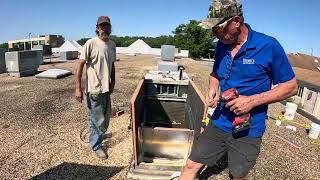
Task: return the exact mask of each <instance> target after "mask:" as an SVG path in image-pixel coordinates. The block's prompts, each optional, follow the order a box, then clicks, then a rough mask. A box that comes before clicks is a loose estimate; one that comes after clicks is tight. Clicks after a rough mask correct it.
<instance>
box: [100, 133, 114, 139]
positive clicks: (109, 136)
mask: <svg viewBox="0 0 320 180" xmlns="http://www.w3.org/2000/svg"><path fill="white" fill-rule="evenodd" d="M111 137H112V132H109V133H106V134H103V135H102V139H103V140H105V139H110V138H111Z"/></svg>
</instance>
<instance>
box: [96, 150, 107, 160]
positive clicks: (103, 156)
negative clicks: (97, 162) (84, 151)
mask: <svg viewBox="0 0 320 180" xmlns="http://www.w3.org/2000/svg"><path fill="white" fill-rule="evenodd" d="M94 153H95V154H96V156H97V157H98V158H100V159H107V158H108V155H107V154H106V153H105V152H104V151H103V150H102V149H101V148H100V149H98V150H96V151H94Z"/></svg>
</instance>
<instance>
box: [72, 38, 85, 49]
mask: <svg viewBox="0 0 320 180" xmlns="http://www.w3.org/2000/svg"><path fill="white" fill-rule="evenodd" d="M71 43H72V44H73V45H75V46H76V47H78V48H80V50H81V49H82V46H81V45H80V44H79V43H78V42H77V41H75V40H73V41H72V42H71Z"/></svg>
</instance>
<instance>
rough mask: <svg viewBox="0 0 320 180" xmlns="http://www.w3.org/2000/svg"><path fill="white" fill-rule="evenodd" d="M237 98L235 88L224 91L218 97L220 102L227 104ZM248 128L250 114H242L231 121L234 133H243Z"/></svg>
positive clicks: (237, 94)
mask: <svg viewBox="0 0 320 180" xmlns="http://www.w3.org/2000/svg"><path fill="white" fill-rule="evenodd" d="M238 97H239V93H238V91H237V90H236V89H235V88H231V89H228V90H226V91H224V92H223V93H222V95H221V97H220V100H221V101H223V102H225V103H228V102H230V101H232V100H234V99H236V98H238ZM249 128H250V114H249V113H246V114H242V115H240V116H237V115H236V116H235V118H234V120H233V121H232V130H233V132H234V133H238V132H240V131H244V130H247V129H249Z"/></svg>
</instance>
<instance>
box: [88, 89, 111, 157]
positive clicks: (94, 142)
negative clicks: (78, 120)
mask: <svg viewBox="0 0 320 180" xmlns="http://www.w3.org/2000/svg"><path fill="white" fill-rule="evenodd" d="M86 95H87V108H88V129H89V144H90V147H91V148H92V150H94V151H96V150H98V149H100V148H101V143H102V141H103V139H104V137H105V133H106V131H107V129H108V126H109V120H110V115H111V99H110V93H109V92H106V93H100V94H98V93H90V92H88V93H87V94H86Z"/></svg>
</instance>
